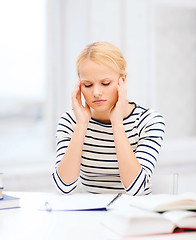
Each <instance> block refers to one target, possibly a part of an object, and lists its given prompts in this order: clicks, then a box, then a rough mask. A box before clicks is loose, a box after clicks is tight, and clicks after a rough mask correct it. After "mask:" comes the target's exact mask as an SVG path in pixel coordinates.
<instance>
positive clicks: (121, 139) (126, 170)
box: [110, 78, 141, 188]
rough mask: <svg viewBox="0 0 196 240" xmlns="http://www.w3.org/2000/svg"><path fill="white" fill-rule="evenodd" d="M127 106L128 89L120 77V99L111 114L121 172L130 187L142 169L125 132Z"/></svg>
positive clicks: (123, 179)
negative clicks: (125, 110)
mask: <svg viewBox="0 0 196 240" xmlns="http://www.w3.org/2000/svg"><path fill="white" fill-rule="evenodd" d="M125 107H126V89H125V85H124V82H123V80H122V78H120V79H119V85H118V101H117V103H116V105H115V106H114V108H113V109H112V111H111V114H110V120H111V123H112V129H113V134H114V142H115V149H116V154H117V159H118V166H119V173H120V178H121V181H122V183H123V185H124V187H125V188H128V187H129V186H130V184H131V183H132V182H133V181H134V179H135V178H136V176H137V175H138V173H139V172H140V170H141V165H140V163H139V161H138V160H137V158H136V156H135V154H134V152H133V150H132V148H131V146H130V143H129V140H128V137H127V135H126V133H125V129H124V126H123V115H124V109H125Z"/></svg>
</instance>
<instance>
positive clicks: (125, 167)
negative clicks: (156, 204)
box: [111, 81, 164, 195]
mask: <svg viewBox="0 0 196 240" xmlns="http://www.w3.org/2000/svg"><path fill="white" fill-rule="evenodd" d="M118 91H119V98H118V101H117V103H116V106H115V107H114V109H113V110H112V111H111V122H112V127H113V133H114V141H115V148H116V153H117V159H118V164H119V173H120V177H121V181H122V183H123V185H124V187H125V189H126V191H127V193H129V194H131V195H140V194H145V193H148V192H149V191H150V190H149V188H150V177H151V175H152V173H153V170H154V167H155V165H156V161H157V156H158V154H159V149H160V147H161V143H162V140H163V135H164V121H163V118H162V116H160V115H157V114H156V113H151V114H149V112H147V113H146V114H144V116H142V119H144V120H143V121H142V122H141V124H140V126H139V127H138V131H139V137H140V138H139V142H138V144H137V149H136V151H135V152H133V150H132V147H131V145H130V142H129V139H128V138H127V136H126V133H125V129H124V126H123V112H122V109H124V104H125V96H126V90H125V86H124V84H123V82H122V81H119V90H118ZM145 191H146V192H145Z"/></svg>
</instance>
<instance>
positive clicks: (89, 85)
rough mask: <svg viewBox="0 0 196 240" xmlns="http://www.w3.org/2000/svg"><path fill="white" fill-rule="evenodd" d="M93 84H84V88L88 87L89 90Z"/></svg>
mask: <svg viewBox="0 0 196 240" xmlns="http://www.w3.org/2000/svg"><path fill="white" fill-rule="evenodd" d="M92 85H93V84H84V86H85V87H86V88H89V87H91V86H92Z"/></svg>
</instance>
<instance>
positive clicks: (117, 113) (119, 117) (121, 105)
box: [110, 78, 126, 125]
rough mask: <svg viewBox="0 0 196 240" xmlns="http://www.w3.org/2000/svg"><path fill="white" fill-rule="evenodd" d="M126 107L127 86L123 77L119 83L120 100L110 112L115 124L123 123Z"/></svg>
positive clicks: (112, 121)
mask: <svg viewBox="0 0 196 240" xmlns="http://www.w3.org/2000/svg"><path fill="white" fill-rule="evenodd" d="M125 107H126V87H125V83H124V81H123V80H122V78H120V79H119V83H118V100H117V102H116V104H115V105H114V107H113V108H112V110H111V112H110V121H111V123H112V125H113V124H116V123H118V124H119V123H120V124H122V123H123V117H124V113H125Z"/></svg>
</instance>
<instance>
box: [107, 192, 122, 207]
mask: <svg viewBox="0 0 196 240" xmlns="http://www.w3.org/2000/svg"><path fill="white" fill-rule="evenodd" d="M121 195H122V193H118V194H117V195H116V197H115V198H113V199H112V201H111V202H109V203H108V204H107V207H108V206H110V205H111V204H112V203H113V202H115V201H116V200H117V199H118V198H119V197H120V196H121Z"/></svg>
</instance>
